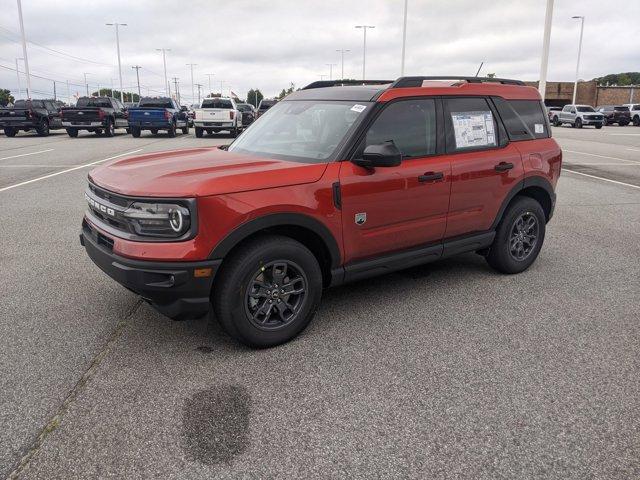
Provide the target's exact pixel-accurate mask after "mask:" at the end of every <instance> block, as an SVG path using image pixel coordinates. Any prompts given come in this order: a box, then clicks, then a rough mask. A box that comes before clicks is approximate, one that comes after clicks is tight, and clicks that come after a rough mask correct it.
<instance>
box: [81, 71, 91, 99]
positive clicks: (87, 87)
mask: <svg viewBox="0 0 640 480" xmlns="http://www.w3.org/2000/svg"><path fill="white" fill-rule="evenodd" d="M83 75H84V86H85V87H86V89H87V97H88V96H89V84H88V83H87V75H91V74H90V73H86V72H85V73H84V74H83Z"/></svg>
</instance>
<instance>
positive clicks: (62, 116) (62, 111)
mask: <svg viewBox="0 0 640 480" xmlns="http://www.w3.org/2000/svg"><path fill="white" fill-rule="evenodd" d="M60 118H61V119H62V118H64V110H60Z"/></svg>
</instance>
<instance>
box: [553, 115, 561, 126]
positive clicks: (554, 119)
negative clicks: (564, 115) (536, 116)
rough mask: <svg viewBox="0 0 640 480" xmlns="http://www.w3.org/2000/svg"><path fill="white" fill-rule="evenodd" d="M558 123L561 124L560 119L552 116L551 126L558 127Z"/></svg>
mask: <svg viewBox="0 0 640 480" xmlns="http://www.w3.org/2000/svg"><path fill="white" fill-rule="evenodd" d="M560 125H562V123H560V119H559V118H558V116H557V115H556V116H554V117H553V126H554V127H559V126H560Z"/></svg>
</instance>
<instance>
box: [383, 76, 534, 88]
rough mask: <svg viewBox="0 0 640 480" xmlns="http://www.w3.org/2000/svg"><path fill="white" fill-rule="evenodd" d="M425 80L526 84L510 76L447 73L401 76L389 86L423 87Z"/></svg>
mask: <svg viewBox="0 0 640 480" xmlns="http://www.w3.org/2000/svg"><path fill="white" fill-rule="evenodd" d="M425 80H464V81H466V82H468V83H488V82H495V83H501V84H503V85H525V83H524V82H523V81H521V80H511V79H508V78H490V77H458V76H455V75H453V76H452V75H446V76H438V77H400V78H399V79H397V80H396V81H395V82H393V83H392V84H391V86H390V87H389V88H407V87H421V86H422V82H424V81H425Z"/></svg>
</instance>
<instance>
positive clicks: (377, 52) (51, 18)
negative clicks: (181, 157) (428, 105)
mask: <svg viewBox="0 0 640 480" xmlns="http://www.w3.org/2000/svg"><path fill="white" fill-rule="evenodd" d="M22 3H23V15H24V23H25V30H26V35H27V40H29V41H31V42H34V43H29V44H28V55H29V65H30V67H31V72H32V73H33V74H35V75H40V76H42V77H47V78H51V79H55V80H58V81H60V84H58V86H57V92H58V95H59V96H61V97H62V98H63V99H66V96H67V89H66V83H65V82H66V80H69V81H70V82H72V83H73V84H75V85H72V86H71V94H72V95H73V94H74V93H80V94H82V93H83V91H84V87H83V85H84V80H83V73H85V72H87V73H88V74H89V75H88V81H89V83H90V85H91V87H92V88H94V89H95V88H96V84H100V85H101V86H103V87H104V86H110V85H111V82H112V79H113V82H114V85H115V86H116V87H117V85H118V80H117V78H118V70H117V57H116V43H115V31H114V28H113V27H107V26H105V25H104V24H105V23H106V22H121V23H127V24H128V26H127V27H122V28H121V32H120V45H121V55H122V71H123V84H124V85H125V89H127V88H128V89H129V90H133V89H134V88H135V82H136V80H135V70H132V68H131V66H132V65H141V66H142V68H141V69H140V83H141V84H142V85H143V89H142V93H143V95H144V94H146V93H147V91H148V92H149V93H150V94H151V95H158V94H160V93H163V90H164V88H163V66H162V55H161V53H160V52H157V51H156V48H169V49H171V51H170V52H167V72H168V76H169V77H174V76H175V77H179V86H180V91H181V94H182V103H183V104H186V103H191V98H190V97H191V78H190V71H189V67H187V66H186V65H185V64H187V63H196V64H198V65H197V66H196V67H195V68H194V77H195V79H194V81H195V83H200V84H202V85H203V93H204V92H205V91H207V90H208V83H209V80H208V77H207V76H206V74H207V73H212V74H214V76H213V77H212V78H211V81H212V90H214V91H220V82H221V81H223V82H224V84H223V92H224V93H225V94H226V93H228V91H229V89H231V90H233V91H234V92H236V93H237V94H238V95H239V96H240V97H244V96H245V95H246V92H247V90H248V89H249V88H252V87H254V88H260V89H261V90H262V91H263V93H265V95H266V96H273V95H275V94H277V93H278V92H279V91H280V90H281V89H282V88H285V87H287V86H288V85H289V83H290V82H293V83H295V85H296V86H297V87H301V86H304V85H306V84H307V83H309V82H312V81H314V80H319V79H320V75H327V76H328V75H329V66H327V65H326V64H328V63H333V64H335V65H334V67H333V76H334V78H336V77H339V76H340V68H341V65H340V54H339V53H338V52H336V49H341V48H343V49H349V50H351V51H350V52H348V53H347V54H345V61H344V76H345V77H346V78H362V50H363V48H362V43H363V41H362V40H363V38H362V37H363V36H362V30H356V29H355V28H354V26H355V25H359V24H367V25H375V27H376V28H375V29H373V30H369V31H368V34H367V64H366V65H367V71H366V74H367V78H371V79H393V78H396V77H398V76H399V75H400V54H401V45H402V14H403V4H404V1H403V0H322V1H310V0H309V1H307V0H297V1H293V0H286V1H285V0H270V1H257V0H235V1H233V2H229V1H224V2H222V1H214V0H210V1H204V0H190V1H188V2H181V1H177V0H173V1H166V0H127V1H122V0H110V1H108V2H104V1H100V2H98V1H90V0H82V1H80V0H73V1H68V0H55V1H53V0H23V1H22ZM0 5H1V6H2V16H1V17H0V65H1V66H3V67H9V68H15V58H16V57H22V49H21V45H20V42H19V40H20V39H19V22H18V12H17V6H16V1H15V0H0ZM545 5H546V1H545V0H497V1H496V0H494V1H489V2H481V1H479V0H409V16H408V19H409V20H408V26H407V58H406V68H405V73H406V74H407V75H411V74H413V75H447V74H450V75H474V74H475V72H476V70H477V68H478V66H479V64H480V62H482V61H484V67H483V68H482V72H481V75H482V74H487V73H496V74H497V75H498V76H501V77H510V78H518V79H523V80H537V78H538V72H539V68H540V51H541V47H542V31H543V26H544V25H543V24H544V12H545ZM109 12H118V13H117V14H116V13H109ZM572 15H584V16H585V17H586V21H585V33H584V46H583V56H582V65H581V69H580V78H584V79H591V78H593V77H597V76H601V75H605V74H608V73H619V72H625V71H639V70H640V46H639V45H638V38H639V34H640V26H639V22H640V0H556V1H555V10H554V15H553V28H552V35H551V53H550V60H549V75H548V80H566V81H573V79H574V74H575V60H576V55H577V47H578V37H579V21H578V20H572V19H571V16H572ZM36 44H37V45H36ZM43 47H47V48H49V49H53V50H57V51H59V52H62V53H63V54H59V53H55V52H53V51H51V50H47V49H45V48H43ZM69 55H71V56H74V57H77V59H74V58H71V57H70V56H69ZM22 68H23V67H22V65H21V70H22ZM22 82H23V84H22V85H23V89H24V79H23V80H22ZM0 88H9V89H11V90H12V92H16V91H17V78H16V73H15V71H12V70H7V69H6V68H0ZM172 88H173V86H172ZM32 89H33V90H34V92H35V93H34V95H33V96H34V97H36V96H37V97H45V96H46V97H51V96H52V94H53V82H51V81H47V80H42V79H37V78H34V79H33V80H32Z"/></svg>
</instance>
